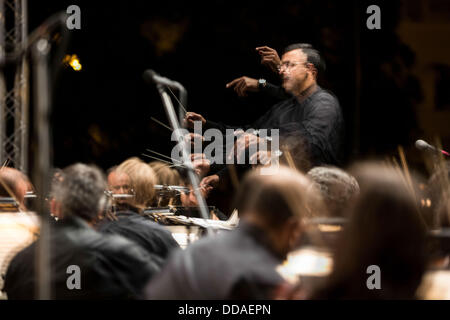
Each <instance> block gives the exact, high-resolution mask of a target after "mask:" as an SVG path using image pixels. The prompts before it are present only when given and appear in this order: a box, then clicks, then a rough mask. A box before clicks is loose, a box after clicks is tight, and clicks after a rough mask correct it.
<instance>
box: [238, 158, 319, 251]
mask: <svg viewBox="0 0 450 320" xmlns="http://www.w3.org/2000/svg"><path fill="white" fill-rule="evenodd" d="M265 170H268V168H265ZM273 170H274V171H273V174H266V173H267V172H264V173H265V174H261V171H260V169H257V170H254V171H252V172H251V173H249V174H248V175H247V176H246V177H245V179H244V181H243V183H242V184H241V186H240V188H239V191H238V194H237V197H236V208H237V209H238V212H239V216H240V217H241V219H242V221H244V222H246V223H249V224H252V225H255V226H257V227H259V228H260V229H262V230H264V233H265V234H267V235H268V236H269V239H270V240H271V242H272V244H273V246H274V248H275V249H276V250H277V252H278V253H280V254H282V255H286V254H287V253H288V252H289V251H291V250H292V249H293V248H294V246H295V245H297V244H298V240H299V238H300V236H301V234H302V232H303V230H304V220H305V219H306V218H308V217H309V216H310V202H309V201H310V199H311V197H310V193H311V188H310V185H311V183H310V181H309V180H308V179H307V178H306V177H305V176H304V175H303V174H301V173H300V172H298V171H296V170H293V169H290V168H288V167H284V166H280V167H279V168H278V169H277V168H274V169H273Z"/></svg>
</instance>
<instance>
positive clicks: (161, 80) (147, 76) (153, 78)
mask: <svg viewBox="0 0 450 320" xmlns="http://www.w3.org/2000/svg"><path fill="white" fill-rule="evenodd" d="M142 77H143V78H144V80H145V81H146V82H147V83H154V84H156V85H158V84H159V85H163V86H167V87H170V88H172V89H176V90H179V91H183V90H184V87H183V86H182V85H181V83H179V82H176V81H173V80H170V79H168V78H166V77H161V76H160V75H159V74H157V73H156V72H155V71H153V70H152V69H148V70H145V71H144V73H143V74H142Z"/></svg>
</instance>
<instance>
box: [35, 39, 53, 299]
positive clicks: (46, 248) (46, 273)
mask: <svg viewBox="0 0 450 320" xmlns="http://www.w3.org/2000/svg"><path fill="white" fill-rule="evenodd" d="M49 51H50V44H49V42H48V40H47V39H44V38H41V39H40V40H38V41H37V42H36V44H35V45H34V47H33V52H32V53H33V63H34V79H33V86H34V101H35V104H36V105H35V110H36V111H35V115H34V136H35V137H36V142H37V150H38V153H37V158H35V163H34V165H35V169H34V170H33V178H34V179H33V181H34V183H35V184H36V188H37V190H39V192H40V197H39V199H38V200H39V201H38V208H37V212H38V214H40V217H41V232H40V237H39V240H38V242H37V254H36V270H37V277H38V281H37V283H38V286H37V288H36V293H35V294H36V297H37V299H40V300H48V299H50V298H51V289H50V215H49V214H48V210H47V203H46V200H45V198H46V196H47V195H48V193H49V177H50V168H51V165H52V156H51V150H50V128H49V111H50V105H51V104H50V96H51V95H50V82H49V67H48V56H47V55H48V53H49Z"/></svg>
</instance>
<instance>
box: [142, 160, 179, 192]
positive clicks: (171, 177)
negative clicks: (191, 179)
mask: <svg viewBox="0 0 450 320" xmlns="http://www.w3.org/2000/svg"><path fill="white" fill-rule="evenodd" d="M149 165H150V167H151V168H152V169H153V171H155V174H156V184H161V185H168V186H180V185H182V183H183V181H182V179H181V176H180V174H179V173H178V171H177V170H175V169H173V168H170V167H169V165H168V164H166V163H164V162H161V161H152V162H150V163H149Z"/></svg>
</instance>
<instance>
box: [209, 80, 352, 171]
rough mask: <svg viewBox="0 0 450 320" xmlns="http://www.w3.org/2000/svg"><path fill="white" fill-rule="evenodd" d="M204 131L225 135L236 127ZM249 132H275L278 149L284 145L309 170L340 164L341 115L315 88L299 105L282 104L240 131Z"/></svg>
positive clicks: (332, 99)
mask: <svg viewBox="0 0 450 320" xmlns="http://www.w3.org/2000/svg"><path fill="white" fill-rule="evenodd" d="M208 128H217V129H220V130H221V131H222V132H225V130H226V129H227V128H233V129H236V128H238V127H232V126H228V125H224V124H221V123H215V122H212V121H207V123H206V129H208ZM241 128H242V127H241ZM249 128H252V129H256V130H257V129H279V134H280V145H286V147H287V148H288V150H289V151H290V152H291V155H292V156H293V158H294V160H295V161H296V162H297V161H298V162H301V161H303V158H305V157H307V158H308V160H309V161H310V163H311V166H318V165H324V164H330V165H339V164H340V162H341V158H342V154H341V153H342V145H343V138H344V119H343V116H342V111H341V108H340V106H339V102H338V100H337V98H336V97H335V96H334V95H333V94H331V93H330V92H329V91H327V90H324V89H322V88H321V87H319V86H317V89H316V91H314V92H313V93H312V94H311V95H310V96H309V97H307V98H306V99H305V100H304V101H302V102H299V101H298V100H297V98H295V97H292V98H289V99H286V100H283V101H281V102H279V103H277V104H276V105H274V106H273V107H272V108H271V109H270V110H269V111H268V112H266V113H265V114H264V115H263V116H262V117H260V118H259V119H258V120H256V121H255V122H254V123H253V124H251V125H249V126H244V127H243V128H242V129H244V130H247V129H249Z"/></svg>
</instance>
